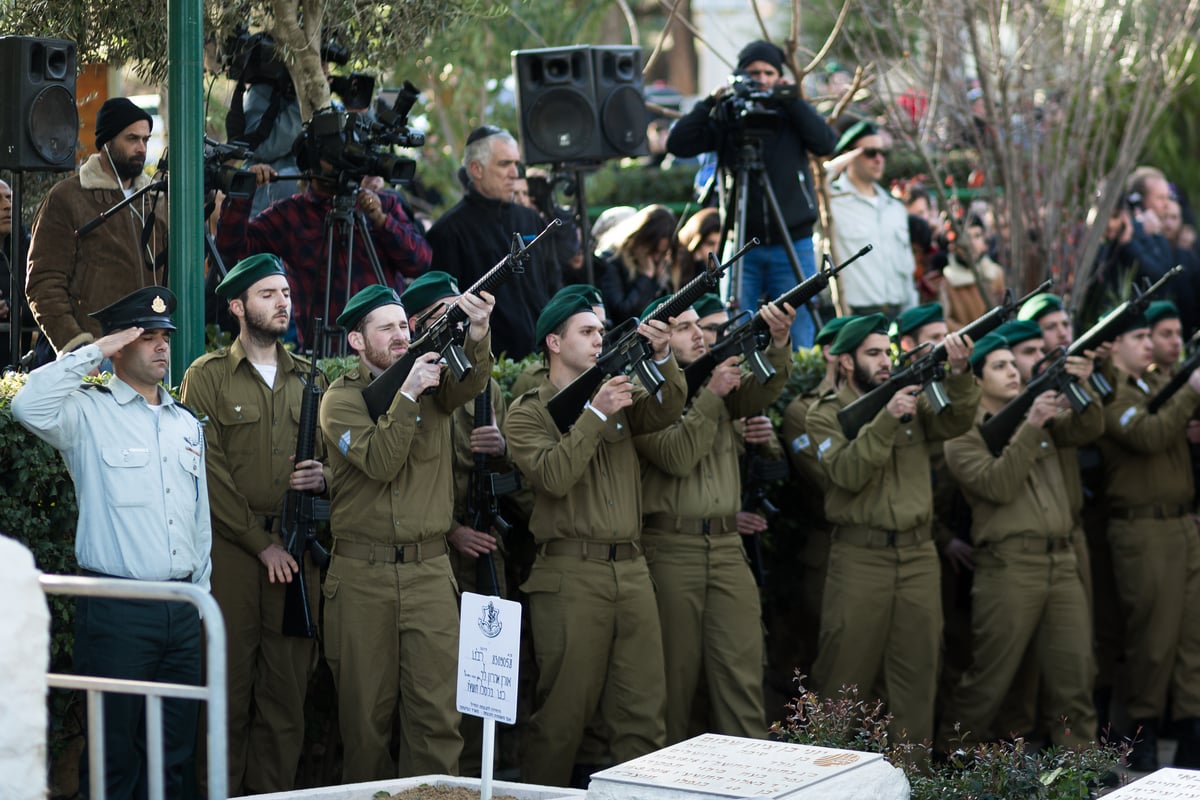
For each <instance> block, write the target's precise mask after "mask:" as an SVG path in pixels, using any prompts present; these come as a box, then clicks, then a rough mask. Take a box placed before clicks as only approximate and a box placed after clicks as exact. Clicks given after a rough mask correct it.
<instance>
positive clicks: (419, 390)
mask: <svg viewBox="0 0 1200 800" xmlns="http://www.w3.org/2000/svg"><path fill="white" fill-rule="evenodd" d="M441 358H442V354H441V353H439V352H437V351H436V350H434V351H433V352H432V353H424V354H422V355H421V356H420V357H419V358H418V359H417V361H416V363H415V364H413V368H412V371H411V372H409V373H408V377H407V378H405V379H404V385H403V386H401V387H400V391H402V392H404V393H405V394H407V395H408V396H409V397H411V398H413V399H417V398H419V397H420V396H421V395H422V394H423V393H424V392H425V390H426V389H432V388H434V387H435V386H437V385H438V384H439V383H440V382H441V380H442V365H441Z"/></svg>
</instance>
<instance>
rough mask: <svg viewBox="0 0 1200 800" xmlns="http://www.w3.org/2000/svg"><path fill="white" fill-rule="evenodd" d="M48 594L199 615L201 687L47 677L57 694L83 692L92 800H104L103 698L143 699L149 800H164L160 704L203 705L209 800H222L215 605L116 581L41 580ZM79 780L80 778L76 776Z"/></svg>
mask: <svg viewBox="0 0 1200 800" xmlns="http://www.w3.org/2000/svg"><path fill="white" fill-rule="evenodd" d="M39 580H40V581H41V584H42V591H44V592H45V593H46V594H59V595H73V596H77V597H78V596H86V597H105V598H115V599H123V600H163V601H173V602H184V603H190V604H191V605H193V606H195V607H196V610H197V611H199V612H200V617H201V620H202V623H203V625H204V639H205V660H206V678H205V683H204V684H202V685H200V686H189V685H186V684H182V683H156V682H154V681H138V680H126V679H122V678H100V677H96V676H92V675H69V674H64V673H57V672H51V673H49V674H47V676H46V679H47V683H49V685H50V686H53V687H54V688H56V689H79V690H82V691H86V692H87V714H88V743H87V746H88V780H89V781H90V784H91V788H92V791H91V797H93V798H94V799H95V800H105V796H106V787H105V783H104V735H103V731H104V703H103V694H104V693H105V692H115V693H117V694H140V695H144V696H145V698H146V760H147V766H148V772H147V778H148V780H149V784H150V785H149V789H150V800H163V798H164V794H163V791H164V790H163V722H162V701H163V698H167V697H169V698H178V699H181V700H202V701H204V702H205V703H207V707H208V797H209V800H225V799H226V796H227V794H228V791H229V789H228V784H227V780H228V774H227V771H226V766H225V759H226V753H225V747H226V744H225V620H224V618H223V617H222V616H221V611H220V609H219V608H218V607H217V601H215V600H213V598H212V595H211V594H209V593H208V592H207V591H205V590H203V589H201V588H199V587H197V586H195V585H194V584H190V583H163V582H157V581H130V580H121V579H119V578H83V577H74V576H67V575H42V576H41V578H40V579H39ZM80 779H81V780H82V779H83V776H82V775H81V776H80Z"/></svg>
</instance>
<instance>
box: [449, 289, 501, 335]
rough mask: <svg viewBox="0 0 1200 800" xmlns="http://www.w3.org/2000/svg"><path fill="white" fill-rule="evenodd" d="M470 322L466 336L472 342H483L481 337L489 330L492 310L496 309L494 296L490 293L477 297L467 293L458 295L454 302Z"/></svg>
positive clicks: (480, 294)
mask: <svg viewBox="0 0 1200 800" xmlns="http://www.w3.org/2000/svg"><path fill="white" fill-rule="evenodd" d="M455 302H456V303H457V304H458V306H459V307H460V308H461V309H462V310H463V313H464V314H466V315H467V319H469V320H471V328H470V330H469V331H468V332H467V335H468V336H470V337H471V340H472V341H476V342H480V341H483V337H485V336H487V335H488V331H489V330H491V327H490V326H491V316H492V309H494V308H495V307H496V296H495V295H493V294H492V293H491V292H480V293H479V294H478V295H475V294H472V293H471V292H467V293H466V294H463V295H459V298H458V300H456V301H455Z"/></svg>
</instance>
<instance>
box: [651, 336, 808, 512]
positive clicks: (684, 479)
mask: <svg viewBox="0 0 1200 800" xmlns="http://www.w3.org/2000/svg"><path fill="white" fill-rule="evenodd" d="M767 357H768V358H769V359H770V361H771V364H772V366H774V367H775V375H774V376H773V377H772V378H771V379H770V380H769V381H767V382H766V383H765V384H760V383H759V382H758V381H757V380H756V379H755V378H754V376H753V375H751V374H749V373H744V374H743V375H742V381H741V384H740V385H739V386H738V387H737V388H736V389H734V390H733V391H732V392H730V393H729V394H728V395H727V396H726V397H724V398H720V397H717V396H716V395H715V394H713V393H712V392H710V391H709V390H708V389H707V388H702V389H700V391H699V392H697V393H696V396H695V397H694V398H693V399H692V406H691V408H689V409H688V410H687V411H686V412H685V413H684V415H683V418H682V419H679V420H676V422H675V424H673V425H671V426H670V427H668V428H665V429H663V430H661V431H657V432H655V433H650V434H646V435H644V436H638V437H637V438H635V439H634V444H635V445H636V446H637V451H638V453H639V454H640V455H641V456H642V458H643V459H644V460H643V470H642V495H643V497H644V504H645V508H644V513H646V514H656V513H664V514H672V515H675V516H680V517H691V518H699V519H709V518H712V517H724V516H732V515H734V514H736V513H737V512H738V511H740V510H741V508H742V478H741V472H740V469H739V467H740V465H739V463H738V440H739V437H738V435H737V434H736V433H735V431H734V425H733V420H734V419H735V418H741V417H745V416H750V415H754V414H760V413H762V411H763V410H764V409H765V408H766V407H767V406H769V405H770V404H771V403H772V402H774V401H775V399H776V398H778V397H779V395H780V394H781V393H782V392H783V388H784V386H786V385H787V379H788V375H789V374H790V373H791V364H792V353H791V348H790V347H783V348H777V347H774V346H771V347H770V348H768V349H767Z"/></svg>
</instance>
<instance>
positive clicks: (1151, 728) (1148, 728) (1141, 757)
mask: <svg viewBox="0 0 1200 800" xmlns="http://www.w3.org/2000/svg"><path fill="white" fill-rule="evenodd" d="M1134 726H1135V728H1136V733H1134V739H1133V749H1132V750H1131V751H1130V752H1129V768H1130V769H1131V770H1133V771H1134V772H1154V771H1155V770H1157V769H1158V721H1157V720H1153V719H1139V720H1135V721H1134Z"/></svg>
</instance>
